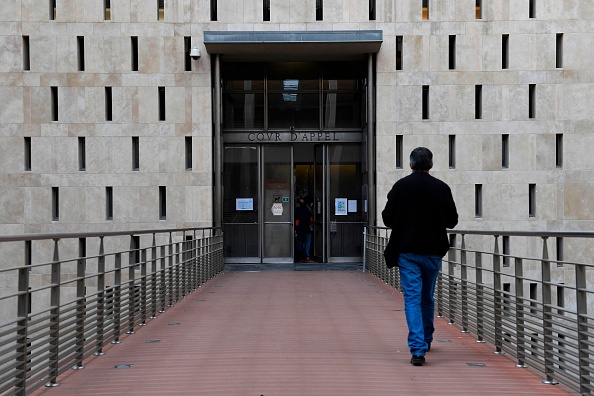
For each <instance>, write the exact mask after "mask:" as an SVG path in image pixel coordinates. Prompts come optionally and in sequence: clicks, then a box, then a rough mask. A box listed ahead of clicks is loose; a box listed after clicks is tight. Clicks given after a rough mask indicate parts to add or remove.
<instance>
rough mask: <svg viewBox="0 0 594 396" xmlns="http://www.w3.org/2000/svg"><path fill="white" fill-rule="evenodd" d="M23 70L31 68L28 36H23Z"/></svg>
mask: <svg viewBox="0 0 594 396" xmlns="http://www.w3.org/2000/svg"><path fill="white" fill-rule="evenodd" d="M23 70H25V71H29V70H31V50H30V47H29V36H23Z"/></svg>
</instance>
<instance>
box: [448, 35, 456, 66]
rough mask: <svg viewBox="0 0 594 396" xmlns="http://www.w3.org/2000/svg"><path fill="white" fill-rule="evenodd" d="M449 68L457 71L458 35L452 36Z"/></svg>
mask: <svg viewBox="0 0 594 396" xmlns="http://www.w3.org/2000/svg"><path fill="white" fill-rule="evenodd" d="M448 59H449V60H448V67H449V69H450V70H455V69H456V35H450V46H449V57H448Z"/></svg>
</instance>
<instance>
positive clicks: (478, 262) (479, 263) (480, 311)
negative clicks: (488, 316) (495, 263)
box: [474, 252, 485, 343]
mask: <svg viewBox="0 0 594 396" xmlns="http://www.w3.org/2000/svg"><path fill="white" fill-rule="evenodd" d="M474 262H475V268H476V342H480V343H484V342H485V340H483V334H484V333H485V330H484V327H483V326H484V323H485V307H484V304H485V291H484V288H485V285H484V284H483V256H482V254H481V253H480V252H475V254H474Z"/></svg>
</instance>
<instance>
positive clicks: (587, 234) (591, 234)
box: [367, 226, 594, 238]
mask: <svg viewBox="0 0 594 396" xmlns="http://www.w3.org/2000/svg"><path fill="white" fill-rule="evenodd" d="M367 228H370V229H378V230H391V228H390V227H382V226H368V227H367ZM447 233H448V234H457V235H492V236H532V237H534V236H538V237H548V238H563V237H567V238H570V237H573V238H594V231H521V230H520V231H510V230H459V229H448V230H447Z"/></svg>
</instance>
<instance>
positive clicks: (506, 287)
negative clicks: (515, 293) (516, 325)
mask: <svg viewBox="0 0 594 396" xmlns="http://www.w3.org/2000/svg"><path fill="white" fill-rule="evenodd" d="M502 286H503V301H504V303H503V310H504V311H509V304H510V299H511V297H510V294H511V283H509V282H504V283H503V285H502Z"/></svg>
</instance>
